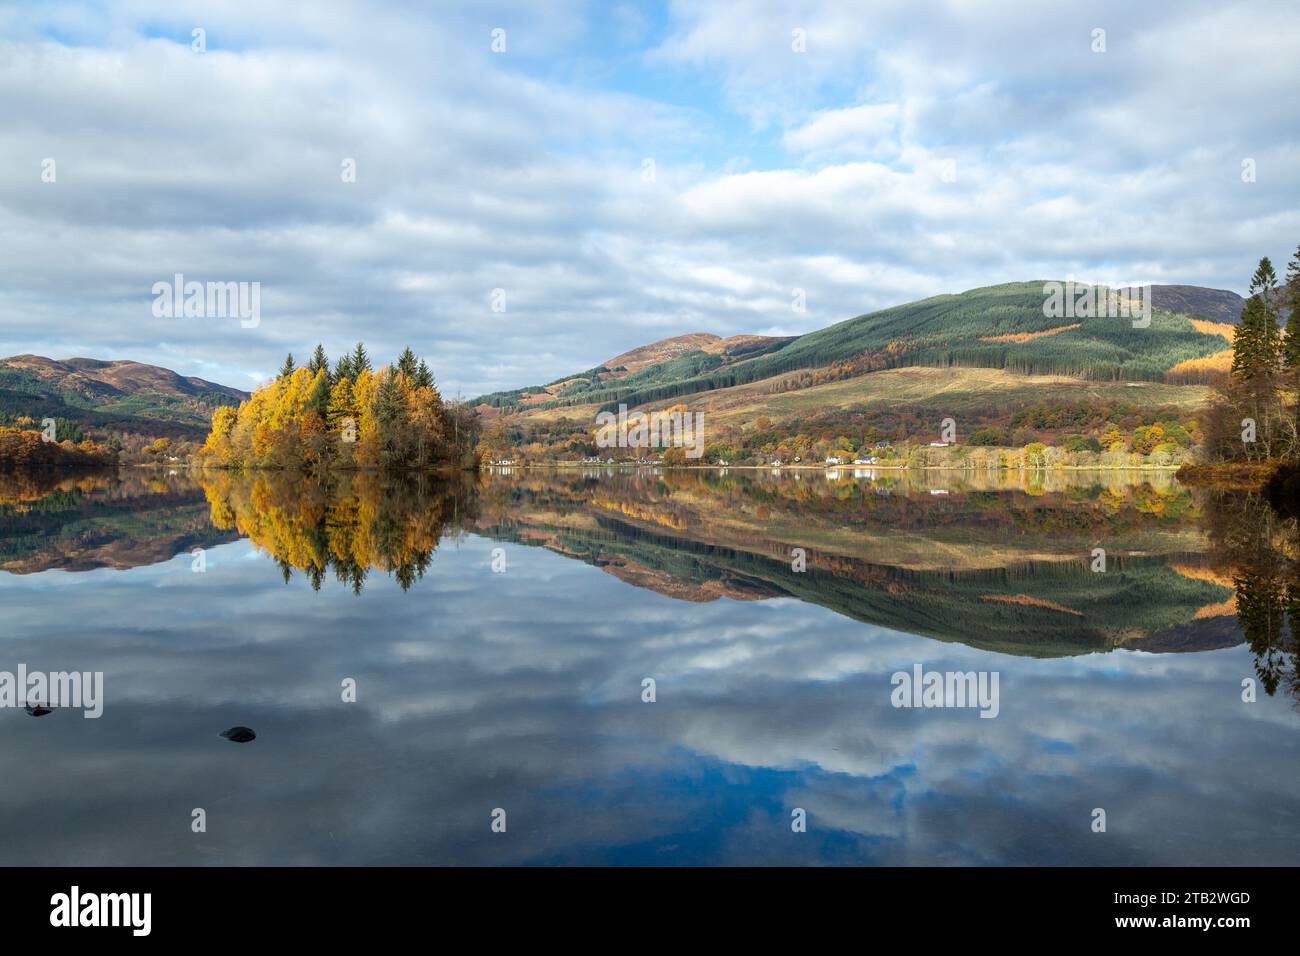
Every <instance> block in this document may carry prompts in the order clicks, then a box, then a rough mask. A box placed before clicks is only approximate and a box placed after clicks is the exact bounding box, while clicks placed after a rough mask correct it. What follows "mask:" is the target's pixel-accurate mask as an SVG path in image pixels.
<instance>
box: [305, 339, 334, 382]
mask: <svg viewBox="0 0 1300 956" xmlns="http://www.w3.org/2000/svg"><path fill="white" fill-rule="evenodd" d="M329 368H330V362H329V359H327V358H326V357H325V347H324V346H323V345H321V344H320V343H317V344H316V351H315V352H313V353H312V356H311V361H310V362H308V363H307V371H309V372H311V374H312V375H313V376H314V375H315V374H316V373H317V372H320V371H324V372H325V373H326V374H328V373H329Z"/></svg>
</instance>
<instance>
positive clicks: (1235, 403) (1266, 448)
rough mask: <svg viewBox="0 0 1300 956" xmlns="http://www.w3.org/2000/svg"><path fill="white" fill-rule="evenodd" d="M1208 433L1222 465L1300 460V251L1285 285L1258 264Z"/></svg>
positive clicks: (1209, 448)
mask: <svg viewBox="0 0 1300 956" xmlns="http://www.w3.org/2000/svg"><path fill="white" fill-rule="evenodd" d="M1284 316H1285V320H1284ZM1203 431H1204V433H1205V438H1206V453H1207V456H1208V457H1209V459H1210V460H1211V461H1212V462H1215V463H1223V462H1257V463H1262V462H1267V461H1278V460H1280V461H1290V462H1294V461H1295V460H1296V459H1297V458H1300V248H1298V249H1297V250H1296V253H1295V255H1294V256H1292V258H1291V261H1290V263H1288V265H1287V271H1286V278H1285V280H1279V278H1278V275H1277V272H1276V270H1275V269H1274V268H1273V263H1272V262H1271V261H1270V260H1269V258H1268V257H1267V256H1265V257H1264V258H1263V259H1260V260H1259V266H1258V267H1257V268H1256V269H1255V274H1254V275H1253V276H1251V279H1250V295H1249V297H1248V298H1247V299H1246V303H1245V305H1244V306H1243V307H1242V310H1241V322H1240V324H1239V325H1238V327H1237V331H1236V334H1235V335H1234V337H1233V343H1232V368H1231V371H1230V372H1229V373H1228V374H1227V375H1226V376H1224V377H1222V378H1221V380H1220V381H1219V382H1217V383H1216V385H1215V390H1214V394H1213V397H1212V401H1211V403H1210V406H1209V410H1208V413H1207V415H1206V418H1205V425H1204V428H1203Z"/></svg>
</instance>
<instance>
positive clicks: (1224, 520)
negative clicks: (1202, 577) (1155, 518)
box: [1205, 490, 1300, 699]
mask: <svg viewBox="0 0 1300 956" xmlns="http://www.w3.org/2000/svg"><path fill="white" fill-rule="evenodd" d="M1207 495H1208V500H1207V501H1206V504H1205V517H1206V529H1207V532H1208V535H1209V538H1210V545H1211V552H1210V553H1211V555H1212V556H1213V559H1214V562H1215V564H1216V566H1217V567H1219V568H1220V569H1222V571H1223V572H1224V573H1225V574H1227V575H1229V576H1230V577H1231V578H1232V582H1233V586H1234V587H1235V588H1236V601H1237V621H1238V623H1239V624H1240V625H1241V630H1242V634H1243V635H1244V637H1245V639H1246V643H1247V644H1249V645H1250V649H1251V652H1252V653H1253V654H1254V655H1255V673H1256V674H1257V676H1258V677H1259V681H1260V683H1261V684H1262V685H1263V687H1264V690H1265V692H1266V693H1268V694H1269V695H1270V696H1272V695H1273V694H1275V693H1276V692H1277V691H1278V689H1279V688H1282V689H1283V690H1284V691H1285V692H1286V693H1289V694H1291V695H1292V696H1294V697H1296V698H1297V699H1300V643H1298V642H1297V635H1298V634H1300V561H1298V560H1297V559H1298V558H1300V522H1298V521H1297V519H1296V517H1295V516H1294V515H1289V514H1283V513H1281V512H1279V511H1278V510H1276V509H1275V508H1274V507H1273V506H1272V505H1270V504H1269V502H1268V500H1267V498H1265V496H1264V495H1263V494H1261V493H1260V492H1258V491H1251V492H1240V491H1218V490H1216V491H1210V492H1208V493H1207Z"/></svg>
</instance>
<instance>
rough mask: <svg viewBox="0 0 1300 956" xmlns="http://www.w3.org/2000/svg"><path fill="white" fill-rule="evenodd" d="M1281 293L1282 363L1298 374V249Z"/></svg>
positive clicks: (1299, 338) (1299, 335)
mask: <svg viewBox="0 0 1300 956" xmlns="http://www.w3.org/2000/svg"><path fill="white" fill-rule="evenodd" d="M1282 292H1283V298H1284V299H1285V304H1286V309H1287V319H1286V331H1285V332H1283V333H1282V361H1283V362H1284V363H1285V364H1286V367H1287V368H1288V369H1289V370H1293V371H1297V372H1300V248H1297V249H1296V251H1295V255H1294V256H1292V257H1291V261H1290V262H1289V263H1288V264H1287V267H1286V285H1285V286H1284V287H1283V289H1282ZM1298 412H1300V406H1298Z"/></svg>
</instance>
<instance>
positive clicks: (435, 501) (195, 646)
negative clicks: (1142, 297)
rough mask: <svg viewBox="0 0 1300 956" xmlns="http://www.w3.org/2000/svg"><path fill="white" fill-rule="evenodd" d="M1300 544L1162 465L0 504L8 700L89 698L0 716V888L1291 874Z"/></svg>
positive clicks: (252, 489) (55, 481)
mask: <svg viewBox="0 0 1300 956" xmlns="http://www.w3.org/2000/svg"><path fill="white" fill-rule="evenodd" d="M1298 541H1300V534H1298V532H1297V529H1296V523H1295V520H1294V519H1289V518H1284V517H1281V516H1278V515H1276V514H1273V513H1272V512H1271V510H1269V509H1268V507H1267V505H1266V504H1264V503H1263V502H1262V501H1260V500H1258V499H1257V497H1256V496H1252V495H1244V494H1230V493H1226V492H1216V493H1211V492H1202V491H1194V490H1189V489H1187V488H1184V487H1182V486H1180V485H1179V484H1178V483H1177V482H1176V481H1174V479H1173V478H1172V477H1170V476H1169V475H1167V474H1160V473H1146V474H1132V475H1128V474H1119V473H1101V474H1086V473H1068V474H1067V473H1053V474H1035V473H1028V474H1019V473H1015V474H1006V475H961V474H949V473H940V472H926V473H901V472H893V473H889V472H876V471H870V470H863V469H859V470H857V471H856V472H855V471H854V470H853V469H840V470H839V471H838V472H837V473H836V474H835V475H833V476H832V475H828V474H827V473H824V472H821V471H816V470H810V471H803V472H790V471H783V472H780V473H774V472H771V471H737V470H731V471H726V470H723V471H676V472H674V471H664V472H659V471H656V470H652V469H642V470H639V471H629V470H619V469H614V468H608V469H607V468H603V467H592V468H588V469H586V470H577V469H574V470H567V471H536V470H529V471H521V470H510V469H506V470H495V471H492V472H488V473H485V474H483V475H482V476H480V477H479V479H478V480H477V481H470V480H467V481H463V482H454V483H448V482H438V481H434V480H432V479H428V478H426V479H423V480H405V481H385V480H381V479H378V478H375V477H373V476H365V475H358V476H352V477H348V478H343V479H340V480H338V481H336V482H333V483H330V484H328V485H326V484H321V483H316V482H311V481H306V480H301V479H292V478H286V477H283V476H261V477H246V476H238V475H232V474H225V473H221V474H211V475H200V476H197V477H195V476H191V475H188V474H184V473H182V474H171V475H166V474H161V473H148V472H123V473H121V474H109V475H89V474H87V475H73V476H49V475H45V476H24V477H15V476H12V475H10V476H0V602H3V617H2V618H0V620H2V621H3V630H2V631H0V671H8V672H16V671H17V669H18V667H19V666H20V665H22V666H24V667H25V668H26V670H27V671H28V672H33V671H40V672H45V673H53V672H60V671H78V672H87V673H94V672H102V674H103V701H102V705H103V713H102V716H100V717H98V718H97V719H87V718H84V717H83V716H82V713H81V712H79V711H78V710H77V709H75V708H71V707H58V708H55V709H53V710H52V712H50V713H48V714H45V715H44V716H39V717H33V716H31V715H30V714H29V713H28V712H27V711H25V710H24V709H23V708H22V707H7V708H4V709H0V766H3V767H4V770H5V773H4V778H5V779H6V780H7V781H8V784H7V785H6V786H4V787H3V788H0V864H3V865H6V866H29V865H35V866H42V865H69V866H71V865H76V866H81V865H101V864H102V865H118V864H121V865H136V864H142V865H154V864H163V865H206V864H213V865H216V864H221V865H245V864H262V865H300V864H301V865H307V864H312V865H314V864H327V865H335V864H418V865H422V864H530V865H555V864H650V865H681V864H866V865H911V864H961V865H987V864H1045V865H1056V864H1085V865H1088V864H1177V865H1192V864H1198V865H1207V864H1242V865H1255V864H1294V863H1295V862H1296V861H1297V859H1300V715H1298V714H1297V696H1298V694H1300V691H1298V690H1297V679H1296V666H1295V657H1296V654H1295V647H1294V643H1293V642H1292V641H1291V640H1290V637H1289V634H1288V630H1287V623H1288V619H1289V611H1290V609H1291V608H1292V607H1300V600H1293V598H1295V594H1294V593H1293V591H1294V590H1295V589H1294V588H1293V585H1292V584H1291V582H1292V581H1295V580H1296V577H1295V568H1294V560H1295V557H1296V554H1297V553H1300V550H1298V549H1297V542H1298ZM928 675H935V676H934V679H935V681H937V682H939V684H941V685H942V686H939V689H938V690H937V691H936V693H935V694H934V695H933V696H931V695H929V694H928V693H927V691H928V690H930V689H934V686H938V685H931V684H930V683H929V681H930V678H929V676H928ZM954 675H956V676H955V677H954ZM966 675H969V676H970V682H969V683H968V684H963V681H965V680H966V679H967V678H966ZM913 684H916V685H917V686H915V687H913V686H912V685H913ZM964 686H965V687H969V688H970V689H971V696H970V697H968V698H966V699H965V700H964V701H963V700H962V698H961V696H960V695H959V694H958V695H957V696H954V694H953V688H954V687H956V688H957V690H958V691H960V690H961V689H962V688H963V687H964ZM977 687H978V688H979V689H980V694H978V695H977V694H976V691H975V689H976V688H977ZM913 691H915V693H913ZM977 698H978V699H977ZM900 700H903V701H904V702H907V703H913V704H915V705H916V706H899V703H900ZM936 703H937V704H941V705H942V706H934V705H935V704H936ZM927 704H929V706H927ZM963 704H964V705H963ZM234 727H247V728H251V729H252V730H253V731H255V734H256V739H254V740H252V741H250V742H246V743H236V742H234V741H232V740H230V739H227V738H223V737H222V736H221V734H222V732H223V731H227V730H228V729H231V728H234ZM196 811H201V813H196ZM1099 811H1101V812H1100V813H1099ZM200 822H201V823H202V824H203V825H202V827H199V823H200ZM1103 824H1104V829H1103ZM196 831H197V832H196Z"/></svg>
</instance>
